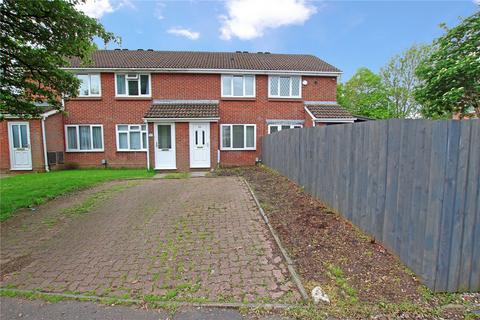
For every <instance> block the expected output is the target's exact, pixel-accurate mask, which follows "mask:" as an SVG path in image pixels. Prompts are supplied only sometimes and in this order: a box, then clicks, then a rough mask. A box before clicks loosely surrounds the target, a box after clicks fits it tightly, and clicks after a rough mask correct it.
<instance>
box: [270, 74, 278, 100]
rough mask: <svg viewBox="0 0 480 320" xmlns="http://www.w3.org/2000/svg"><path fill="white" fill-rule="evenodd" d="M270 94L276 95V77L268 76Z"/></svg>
mask: <svg viewBox="0 0 480 320" xmlns="http://www.w3.org/2000/svg"><path fill="white" fill-rule="evenodd" d="M270 95H271V96H278V77H270Z"/></svg>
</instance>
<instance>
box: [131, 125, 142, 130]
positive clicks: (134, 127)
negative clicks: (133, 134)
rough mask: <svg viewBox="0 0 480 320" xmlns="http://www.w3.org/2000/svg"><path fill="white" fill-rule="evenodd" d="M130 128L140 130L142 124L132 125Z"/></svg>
mask: <svg viewBox="0 0 480 320" xmlns="http://www.w3.org/2000/svg"><path fill="white" fill-rule="evenodd" d="M130 130H134V131H136V130H140V126H130Z"/></svg>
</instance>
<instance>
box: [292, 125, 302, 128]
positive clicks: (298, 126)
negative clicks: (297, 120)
mask: <svg viewBox="0 0 480 320" xmlns="http://www.w3.org/2000/svg"><path fill="white" fill-rule="evenodd" d="M293 127H294V128H295V129H299V128H301V127H302V126H301V125H297V126H293Z"/></svg>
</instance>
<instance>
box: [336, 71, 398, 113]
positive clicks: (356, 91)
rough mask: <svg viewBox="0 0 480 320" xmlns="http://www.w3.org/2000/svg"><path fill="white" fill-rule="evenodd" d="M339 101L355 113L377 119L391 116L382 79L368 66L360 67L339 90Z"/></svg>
mask: <svg viewBox="0 0 480 320" xmlns="http://www.w3.org/2000/svg"><path fill="white" fill-rule="evenodd" d="M337 101H338V103H339V104H340V105H341V106H342V107H344V108H346V109H347V110H349V111H350V112H351V113H352V114H354V115H359V116H365V117H370V118H375V119H386V118H390V117H391V114H390V111H389V107H388V104H389V101H388V99H387V94H386V90H385V87H384V86H383V84H382V79H381V78H380V76H379V75H377V74H375V73H373V72H372V71H370V70H369V69H367V68H360V69H358V70H357V72H356V73H355V74H354V75H353V76H352V78H350V80H348V81H347V82H345V84H340V85H339V86H338V90H337Z"/></svg>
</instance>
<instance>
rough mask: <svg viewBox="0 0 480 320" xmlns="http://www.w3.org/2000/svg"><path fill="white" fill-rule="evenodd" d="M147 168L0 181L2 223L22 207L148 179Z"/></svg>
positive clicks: (23, 176) (34, 175)
mask: <svg viewBox="0 0 480 320" xmlns="http://www.w3.org/2000/svg"><path fill="white" fill-rule="evenodd" d="M154 174H155V173H154V172H153V171H146V170H145V169H83V170H66V171H54V172H47V173H29V174H21V175H16V176H12V177H7V178H3V179H0V221H4V220H6V219H8V218H10V217H11V216H12V214H13V212H14V211H15V210H16V209H19V208H25V207H29V206H35V205H39V204H41V203H43V202H45V201H47V200H49V199H52V198H55V197H57V196H59V195H62V194H65V193H68V192H72V191H75V190H79V189H84V188H87V187H91V186H93V185H95V184H98V183H100V182H105V181H109V180H115V179H124V178H146V177H151V176H153V175H154Z"/></svg>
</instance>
